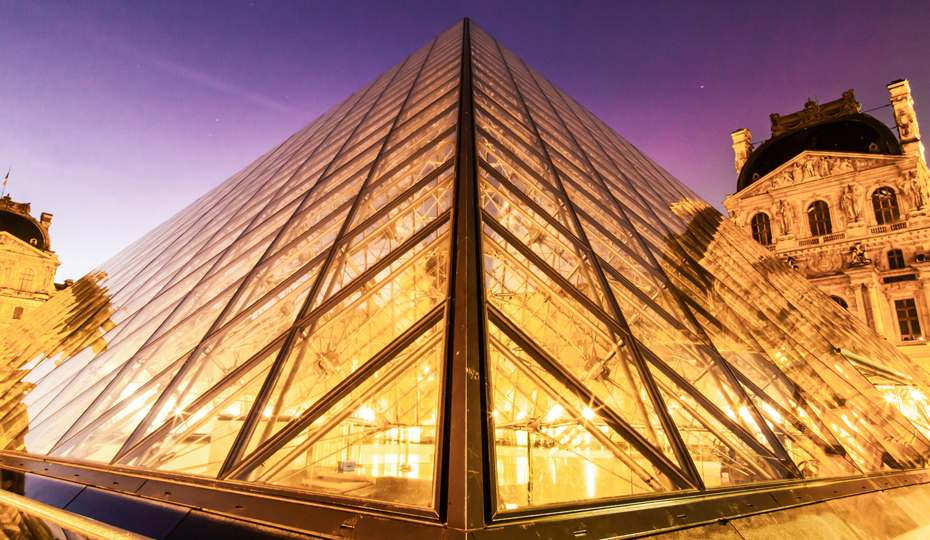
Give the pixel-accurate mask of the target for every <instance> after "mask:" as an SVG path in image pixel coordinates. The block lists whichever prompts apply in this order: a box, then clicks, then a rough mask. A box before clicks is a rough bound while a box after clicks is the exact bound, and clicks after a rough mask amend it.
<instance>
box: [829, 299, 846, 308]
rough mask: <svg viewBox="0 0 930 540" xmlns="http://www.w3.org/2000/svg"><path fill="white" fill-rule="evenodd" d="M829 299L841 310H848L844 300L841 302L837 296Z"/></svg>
mask: <svg viewBox="0 0 930 540" xmlns="http://www.w3.org/2000/svg"><path fill="white" fill-rule="evenodd" d="M830 299H831V300H833V301H834V302H836V303H837V304H838V305H839V306H840V307H841V308H843V309H849V304H847V303H846V300H843V299H842V298H840V297H839V296H831V297H830Z"/></svg>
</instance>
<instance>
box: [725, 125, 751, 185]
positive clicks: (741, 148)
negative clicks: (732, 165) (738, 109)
mask: <svg viewBox="0 0 930 540" xmlns="http://www.w3.org/2000/svg"><path fill="white" fill-rule="evenodd" d="M730 136H731V137H733V152H734V153H735V154H736V174H739V173H740V171H741V170H743V165H745V164H746V160H748V159H749V154H752V133H750V132H749V130H748V129H745V128H743V129H738V130H736V131H734V132H733V133H730Z"/></svg>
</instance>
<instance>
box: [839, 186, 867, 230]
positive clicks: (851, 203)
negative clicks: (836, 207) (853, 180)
mask: <svg viewBox="0 0 930 540" xmlns="http://www.w3.org/2000/svg"><path fill="white" fill-rule="evenodd" d="M858 191H859V190H858V189H857V188H856V187H855V186H853V185H852V184H848V185H847V186H846V187H845V188H843V192H842V193H841V194H840V209H841V210H843V211H844V212H846V219H847V220H849V222H850V223H855V222H857V221H859V218H860V217H862V199H861V197H860V194H859V192H858Z"/></svg>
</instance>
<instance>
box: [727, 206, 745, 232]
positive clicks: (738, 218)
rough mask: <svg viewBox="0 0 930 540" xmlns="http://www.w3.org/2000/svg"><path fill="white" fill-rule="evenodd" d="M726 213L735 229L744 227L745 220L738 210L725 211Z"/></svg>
mask: <svg viewBox="0 0 930 540" xmlns="http://www.w3.org/2000/svg"><path fill="white" fill-rule="evenodd" d="M727 213H728V214H730V219H731V220H733V223H734V224H735V225H736V226H737V227H739V228H741V229H742V228H743V227H744V226H745V225H746V218H745V216H744V215H743V212H742V211H741V210H740V209H738V208H734V209H732V210H727Z"/></svg>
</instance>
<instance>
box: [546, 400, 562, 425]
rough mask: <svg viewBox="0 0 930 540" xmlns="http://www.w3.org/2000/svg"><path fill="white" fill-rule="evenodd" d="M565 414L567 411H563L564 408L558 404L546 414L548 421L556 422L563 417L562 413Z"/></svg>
mask: <svg viewBox="0 0 930 540" xmlns="http://www.w3.org/2000/svg"><path fill="white" fill-rule="evenodd" d="M564 412H565V409H563V408H562V406H561V405H559V404H558V403H557V404H555V406H553V407H552V408H551V409H549V412H548V413H546V421H548V422H555V421H556V420H558V419H559V417H561V416H562V413H564Z"/></svg>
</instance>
